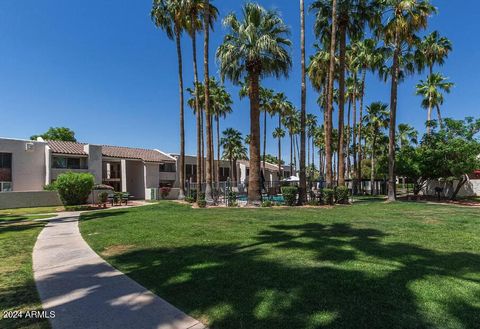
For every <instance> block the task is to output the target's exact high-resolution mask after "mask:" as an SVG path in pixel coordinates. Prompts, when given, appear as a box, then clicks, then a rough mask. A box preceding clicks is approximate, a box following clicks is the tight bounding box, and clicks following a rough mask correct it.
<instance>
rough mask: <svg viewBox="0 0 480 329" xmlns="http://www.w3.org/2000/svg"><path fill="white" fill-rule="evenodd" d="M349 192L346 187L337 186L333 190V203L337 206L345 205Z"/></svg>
mask: <svg viewBox="0 0 480 329" xmlns="http://www.w3.org/2000/svg"><path fill="white" fill-rule="evenodd" d="M349 195H350V192H349V190H348V187H346V186H339V187H337V188H336V189H335V202H336V203H339V204H346V203H348V198H349Z"/></svg>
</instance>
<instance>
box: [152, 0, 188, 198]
mask: <svg viewBox="0 0 480 329" xmlns="http://www.w3.org/2000/svg"><path fill="white" fill-rule="evenodd" d="M186 9H187V8H186V6H185V3H184V2H183V1H173V0H154V1H153V6H152V10H151V13H150V15H151V18H152V20H153V22H154V24H155V25H156V27H158V28H159V29H161V30H163V31H164V32H165V33H166V35H167V37H168V38H169V39H170V40H175V43H176V48H177V59H178V85H179V94H180V158H179V164H178V171H179V175H178V176H179V185H180V186H179V188H180V192H179V194H178V198H179V199H181V200H182V199H184V198H185V122H184V121H185V119H184V95H183V62H182V48H181V37H182V33H183V31H184V29H185V26H186V20H185V17H186V16H187V15H186Z"/></svg>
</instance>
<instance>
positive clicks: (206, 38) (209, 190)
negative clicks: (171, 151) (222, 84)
mask: <svg viewBox="0 0 480 329" xmlns="http://www.w3.org/2000/svg"><path fill="white" fill-rule="evenodd" d="M204 1H205V6H206V8H209V7H210V1H209V0H204ZM210 21H211V20H210V11H209V10H207V11H205V15H204V21H203V74H204V81H203V84H204V86H205V121H206V124H205V130H206V134H207V157H206V161H205V176H206V177H205V182H206V184H205V201H206V202H207V204H212V203H214V199H213V197H214V196H213V186H212V181H213V158H214V156H213V133H212V113H211V108H210V65H209V54H210V52H209V43H210Z"/></svg>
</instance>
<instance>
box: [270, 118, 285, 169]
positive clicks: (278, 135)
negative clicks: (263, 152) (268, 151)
mask: <svg viewBox="0 0 480 329" xmlns="http://www.w3.org/2000/svg"><path fill="white" fill-rule="evenodd" d="M272 136H273V138H275V139H278V157H277V159H278V175H279V178H280V177H282V138H284V137H285V130H283V129H282V128H281V127H277V128H275V130H274V131H273V133H272Z"/></svg>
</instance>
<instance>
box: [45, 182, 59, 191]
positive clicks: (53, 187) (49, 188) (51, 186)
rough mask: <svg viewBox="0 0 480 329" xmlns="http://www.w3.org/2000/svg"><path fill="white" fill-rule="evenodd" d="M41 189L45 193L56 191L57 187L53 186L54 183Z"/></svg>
mask: <svg viewBox="0 0 480 329" xmlns="http://www.w3.org/2000/svg"><path fill="white" fill-rule="evenodd" d="M43 189H44V190H45V191H56V190H57V186H56V185H55V182H53V183H51V184H48V185H45V186H44V187H43Z"/></svg>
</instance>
